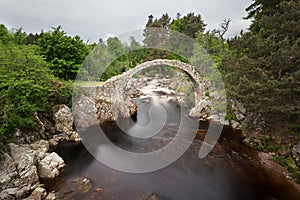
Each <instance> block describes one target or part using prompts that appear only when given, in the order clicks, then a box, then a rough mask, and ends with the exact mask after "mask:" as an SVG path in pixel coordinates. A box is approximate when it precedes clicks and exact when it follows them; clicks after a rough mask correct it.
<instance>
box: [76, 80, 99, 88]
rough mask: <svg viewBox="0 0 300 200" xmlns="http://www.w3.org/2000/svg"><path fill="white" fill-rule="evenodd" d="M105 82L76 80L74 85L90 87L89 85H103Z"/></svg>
mask: <svg viewBox="0 0 300 200" xmlns="http://www.w3.org/2000/svg"><path fill="white" fill-rule="evenodd" d="M103 83H104V82H102V81H76V82H74V85H76V86H82V87H88V86H99V85H103Z"/></svg>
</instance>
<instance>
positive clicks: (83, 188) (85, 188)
mask: <svg viewBox="0 0 300 200" xmlns="http://www.w3.org/2000/svg"><path fill="white" fill-rule="evenodd" d="M74 182H75V183H76V186H77V188H76V191H78V192H80V193H87V192H89V191H90V190H91V189H92V184H91V181H90V180H89V179H88V178H85V177H83V178H80V179H77V180H75V181H74Z"/></svg>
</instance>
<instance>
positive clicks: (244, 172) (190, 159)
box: [46, 97, 300, 200]
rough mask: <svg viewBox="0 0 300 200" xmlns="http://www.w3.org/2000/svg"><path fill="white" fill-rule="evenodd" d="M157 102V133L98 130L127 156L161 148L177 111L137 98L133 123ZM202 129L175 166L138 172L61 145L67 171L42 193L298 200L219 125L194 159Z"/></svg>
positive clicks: (203, 126) (123, 199)
mask: <svg viewBox="0 0 300 200" xmlns="http://www.w3.org/2000/svg"><path fill="white" fill-rule="evenodd" d="M157 101H159V102H160V104H161V105H163V106H164V108H165V109H166V111H167V122H166V124H165V126H164V127H163V129H162V131H161V132H160V133H159V134H157V135H155V136H153V137H151V138H149V139H141V138H134V137H131V136H129V135H127V134H125V133H124V132H123V131H121V130H120V129H119V128H118V126H117V125H116V124H115V123H108V124H106V125H103V126H102V128H103V130H104V132H105V133H106V134H107V136H108V138H109V139H110V140H111V141H112V142H113V143H114V144H116V145H118V146H119V147H121V148H123V149H126V150H130V151H132V152H149V151H152V150H155V149H159V148H162V147H163V146H165V145H166V144H168V143H169V142H170V141H171V140H172V138H173V137H174V135H175V134H176V131H177V129H178V123H179V122H180V115H181V114H182V113H181V111H180V108H179V106H178V105H177V104H176V103H174V102H172V101H169V100H168V99H167V98H158V97H156V98H154V97H145V98H142V99H138V100H137V104H138V113H137V119H136V121H137V123H138V124H140V125H145V124H147V123H149V115H147V114H144V113H148V109H149V107H150V106H151V105H152V104H153V102H157ZM124 120H126V119H124ZM208 125H209V122H201V123H199V131H198V134H197V137H196V138H195V139H194V141H193V143H192V145H191V146H190V148H189V149H188V151H186V152H185V153H184V154H183V155H182V156H181V157H180V158H179V159H178V160H177V161H176V162H174V163H172V164H171V165H169V166H168V167H166V168H163V169H161V170H158V171H155V172H150V173H143V174H131V173H125V172H119V171H116V170H113V169H111V168H109V167H107V166H105V165H103V164H101V163H100V162H98V161H97V160H96V159H95V158H94V157H93V156H92V155H91V154H90V153H89V152H88V151H87V150H86V148H85V147H84V145H83V144H82V143H70V142H69V143H62V144H60V145H59V146H58V147H57V148H56V149H55V151H56V152H57V153H58V154H59V155H60V156H61V157H62V158H63V159H64V160H65V162H66V164H67V168H66V170H65V171H64V172H63V173H62V174H61V176H59V177H58V178H57V179H55V180H54V181H52V182H49V183H47V184H46V185H47V187H48V188H47V189H48V190H50V191H51V190H54V191H56V195H57V197H58V199H117V200H119V199H120V200H127V199H128V200H135V199H166V200H167V199H172V200H173V199H175V200H177V199H180V200H181V199H182V200H189V199H204V200H210V199H230V200H234V199H291V200H293V199H300V194H299V193H297V191H295V190H294V189H293V187H292V186H291V185H290V184H289V183H288V182H287V181H286V180H285V179H284V178H278V177H272V174H271V173H268V171H265V170H264V169H263V168H262V167H261V166H260V165H259V164H258V163H259V162H258V159H257V153H256V152H255V151H253V150H251V149H249V148H248V147H246V146H244V145H243V144H242V143H241V133H240V132H238V131H235V130H233V129H231V128H230V127H224V129H223V132H222V135H221V138H220V139H219V141H218V143H217V144H216V146H215V147H214V149H213V150H212V151H211V152H210V153H209V155H208V156H206V157H205V158H203V159H200V158H199V157H198V151H199V149H200V147H201V144H202V139H203V137H204V135H205V132H206V130H207V128H208ZM130 126H133V127H130V128H134V126H135V125H130ZM94 128H95V127H90V128H89V130H88V131H93V129H94ZM187 130H188V129H187ZM137 131H138V130H137Z"/></svg>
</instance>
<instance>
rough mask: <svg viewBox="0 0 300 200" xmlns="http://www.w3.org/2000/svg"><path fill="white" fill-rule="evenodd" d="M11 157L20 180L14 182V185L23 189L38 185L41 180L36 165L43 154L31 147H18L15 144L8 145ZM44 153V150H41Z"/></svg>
mask: <svg viewBox="0 0 300 200" xmlns="http://www.w3.org/2000/svg"><path fill="white" fill-rule="evenodd" d="M8 148H9V149H10V153H11V157H12V159H13V160H14V164H15V165H16V168H17V172H18V178H17V179H15V180H14V185H15V186H17V187H21V186H24V184H25V185H29V184H34V183H37V182H38V180H39V177H38V174H37V168H36V166H35V165H36V163H37V160H38V159H39V156H41V154H43V153H42V152H40V153H37V152H38V151H39V150H37V151H34V150H32V149H31V146H30V145H20V146H19V145H16V144H14V143H10V144H8ZM41 151H42V150H41Z"/></svg>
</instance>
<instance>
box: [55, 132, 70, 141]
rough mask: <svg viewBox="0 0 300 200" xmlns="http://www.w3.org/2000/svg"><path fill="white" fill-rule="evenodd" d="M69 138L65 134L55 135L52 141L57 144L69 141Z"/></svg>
mask: <svg viewBox="0 0 300 200" xmlns="http://www.w3.org/2000/svg"><path fill="white" fill-rule="evenodd" d="M69 139H70V138H69V136H68V135H67V134H63V133H62V134H57V135H54V136H53V140H54V141H56V142H57V143H59V142H62V141H66V140H69Z"/></svg>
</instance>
